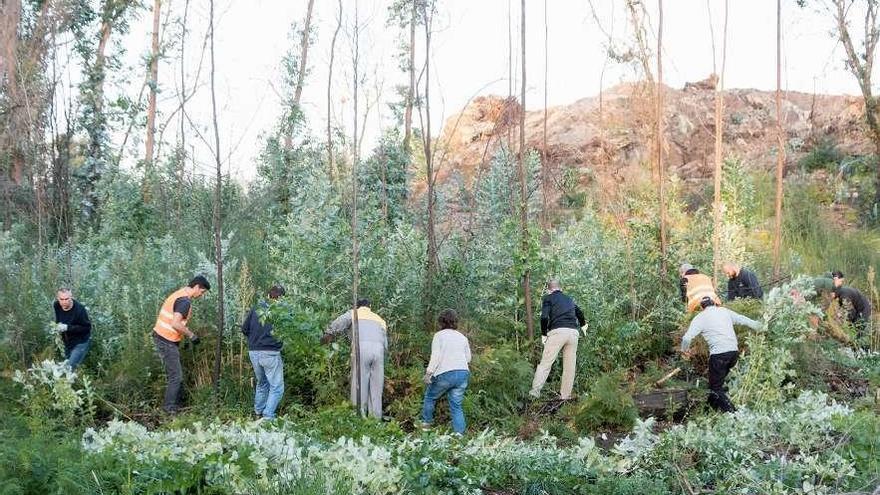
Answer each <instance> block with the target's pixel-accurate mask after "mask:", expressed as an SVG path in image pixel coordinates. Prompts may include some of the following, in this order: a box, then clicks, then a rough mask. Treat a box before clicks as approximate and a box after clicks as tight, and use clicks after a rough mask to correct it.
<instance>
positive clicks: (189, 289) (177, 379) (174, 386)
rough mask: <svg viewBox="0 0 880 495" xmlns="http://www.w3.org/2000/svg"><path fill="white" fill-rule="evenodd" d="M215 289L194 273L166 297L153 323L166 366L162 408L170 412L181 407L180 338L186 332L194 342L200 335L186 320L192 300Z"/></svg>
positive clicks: (157, 343)
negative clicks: (190, 278) (186, 282)
mask: <svg viewBox="0 0 880 495" xmlns="http://www.w3.org/2000/svg"><path fill="white" fill-rule="evenodd" d="M210 289H211V284H210V283H208V279H206V278H205V277H203V276H201V275H197V276H195V277H193V279H192V280H190V281H189V285H187V286H186V287H181V288H180V289H177V290H176V291H174V292H172V293H171V294H170V295H169V296H168V297H166V298H165V302H163V303H162V307H161V308H159V315H158V316H157V317H156V324H155V325H154V326H153V342H154V343H155V344H156V352H157V353H158V354H159V358H160V359H161V360H162V364H163V365H164V366H165V376H166V379H167V384H166V386H165V398H164V400H163V402H162V410H164V411H165V412H166V413H168V414H176V413H177V412H178V410H179V409H180V388H181V384H183V367H182V366H181V365H180V341H181V339H183V336H184V335H185V336H187V337H189V339H190V341H191V342H192V343H193V344H196V343H198V341H199V337H198V336H196V334H194V333H192V332H191V331H190V329H189V328H188V327H187V325H186V323H187V322H188V321H189V318H190V316H191V315H192V301H193V299H198V298H200V297H202V295H204V293H205V292H207V291H208V290H210Z"/></svg>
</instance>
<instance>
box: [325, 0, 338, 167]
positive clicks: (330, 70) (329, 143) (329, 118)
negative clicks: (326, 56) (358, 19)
mask: <svg viewBox="0 0 880 495" xmlns="http://www.w3.org/2000/svg"><path fill="white" fill-rule="evenodd" d="M340 28H342V0H339V13H338V17H337V18H336V30H335V31H333V39H332V40H331V41H330V63H329V66H328V71H327V175H328V177H329V178H330V183H331V184H332V183H333V182H334V176H335V173H336V172H335V170H336V162H335V157H334V155H333V126H332V122H333V115H332V113H333V107H332V102H333V98H332V96H333V89H332V88H333V61H334V60H335V59H336V38H337V37H338V36H339V29H340Z"/></svg>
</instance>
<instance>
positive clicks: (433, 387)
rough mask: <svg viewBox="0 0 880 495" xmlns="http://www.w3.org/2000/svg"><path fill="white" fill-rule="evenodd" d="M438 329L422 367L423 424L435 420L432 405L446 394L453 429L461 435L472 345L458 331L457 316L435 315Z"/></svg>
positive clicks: (448, 310)
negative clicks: (423, 377) (462, 404)
mask: <svg viewBox="0 0 880 495" xmlns="http://www.w3.org/2000/svg"><path fill="white" fill-rule="evenodd" d="M437 322H438V323H439V324H440V328H441V330H440V331H439V332H437V333H435V334H434V340H433V341H432V342H431V361H430V362H429V363H428V368H427V370H425V384H426V385H427V386H428V387H427V388H426V389H425V400H424V403H423V405H422V424H423V425H424V426H425V427H428V426H430V425H431V424H433V423H434V404H435V403H436V402H437V400H438V399H440V398H441V397H443V396H444V395H447V400H448V401H449V415H450V416H452V429H453V430H454V431H455V432H456V433H458V434H462V433H464V430H465V426H466V425H465V419H464V410H463V409H462V407H461V403H462V401H463V400H464V392H465V390H467V387H468V380H469V379H470V376H471V373H470V370H469V368H468V363H470V361H471V346H470V343H469V342H468V339H467V337H465V336H464V335H462V333H461V332H459V331H458V315H457V314H456V313H455V311H453V310H451V309H445V310H443V311H442V312H441V313H440V316H439V317H438V318H437Z"/></svg>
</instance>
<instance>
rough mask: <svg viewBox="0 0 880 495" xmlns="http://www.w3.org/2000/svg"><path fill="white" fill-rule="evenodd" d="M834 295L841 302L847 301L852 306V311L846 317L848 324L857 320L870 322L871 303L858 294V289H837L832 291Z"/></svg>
mask: <svg viewBox="0 0 880 495" xmlns="http://www.w3.org/2000/svg"><path fill="white" fill-rule="evenodd" d="M834 294H835V295H836V296H837V297H838V298H839V299H840V300H841V301H849V303H850V305H852V310H851V311H850V312H849V314H848V315H847V319H848V320H849V322H850V323H855V322H857V321H859V320H862V321H870V320H871V301H869V300H868V298H867V297H865V295H864V294H862V293H861V292H859V290H858V289H856V288H853V287H837V288H835V289H834Z"/></svg>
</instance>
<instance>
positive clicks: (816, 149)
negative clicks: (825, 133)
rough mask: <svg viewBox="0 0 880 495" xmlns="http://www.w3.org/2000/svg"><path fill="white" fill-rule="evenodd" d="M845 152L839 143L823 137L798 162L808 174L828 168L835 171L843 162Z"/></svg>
mask: <svg viewBox="0 0 880 495" xmlns="http://www.w3.org/2000/svg"><path fill="white" fill-rule="evenodd" d="M843 158H844V155H843V152H841V151H840V149H839V148H838V147H837V143H835V142H834V140H832V139H831V138H829V137H822V138H820V139H819V141H818V142H817V143H816V144H815V145H814V146H813V148H812V149H811V150H810V151H809V152H808V153H807V154H806V155H804V156H802V157H801V159H800V160H799V161H798V165H799V166H800V168H802V169H803V170H806V171H807V172H812V171H814V170H818V169H822V168H828V169H834V168H836V167H837V164H838V163H840V161H841V160H843Z"/></svg>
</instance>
